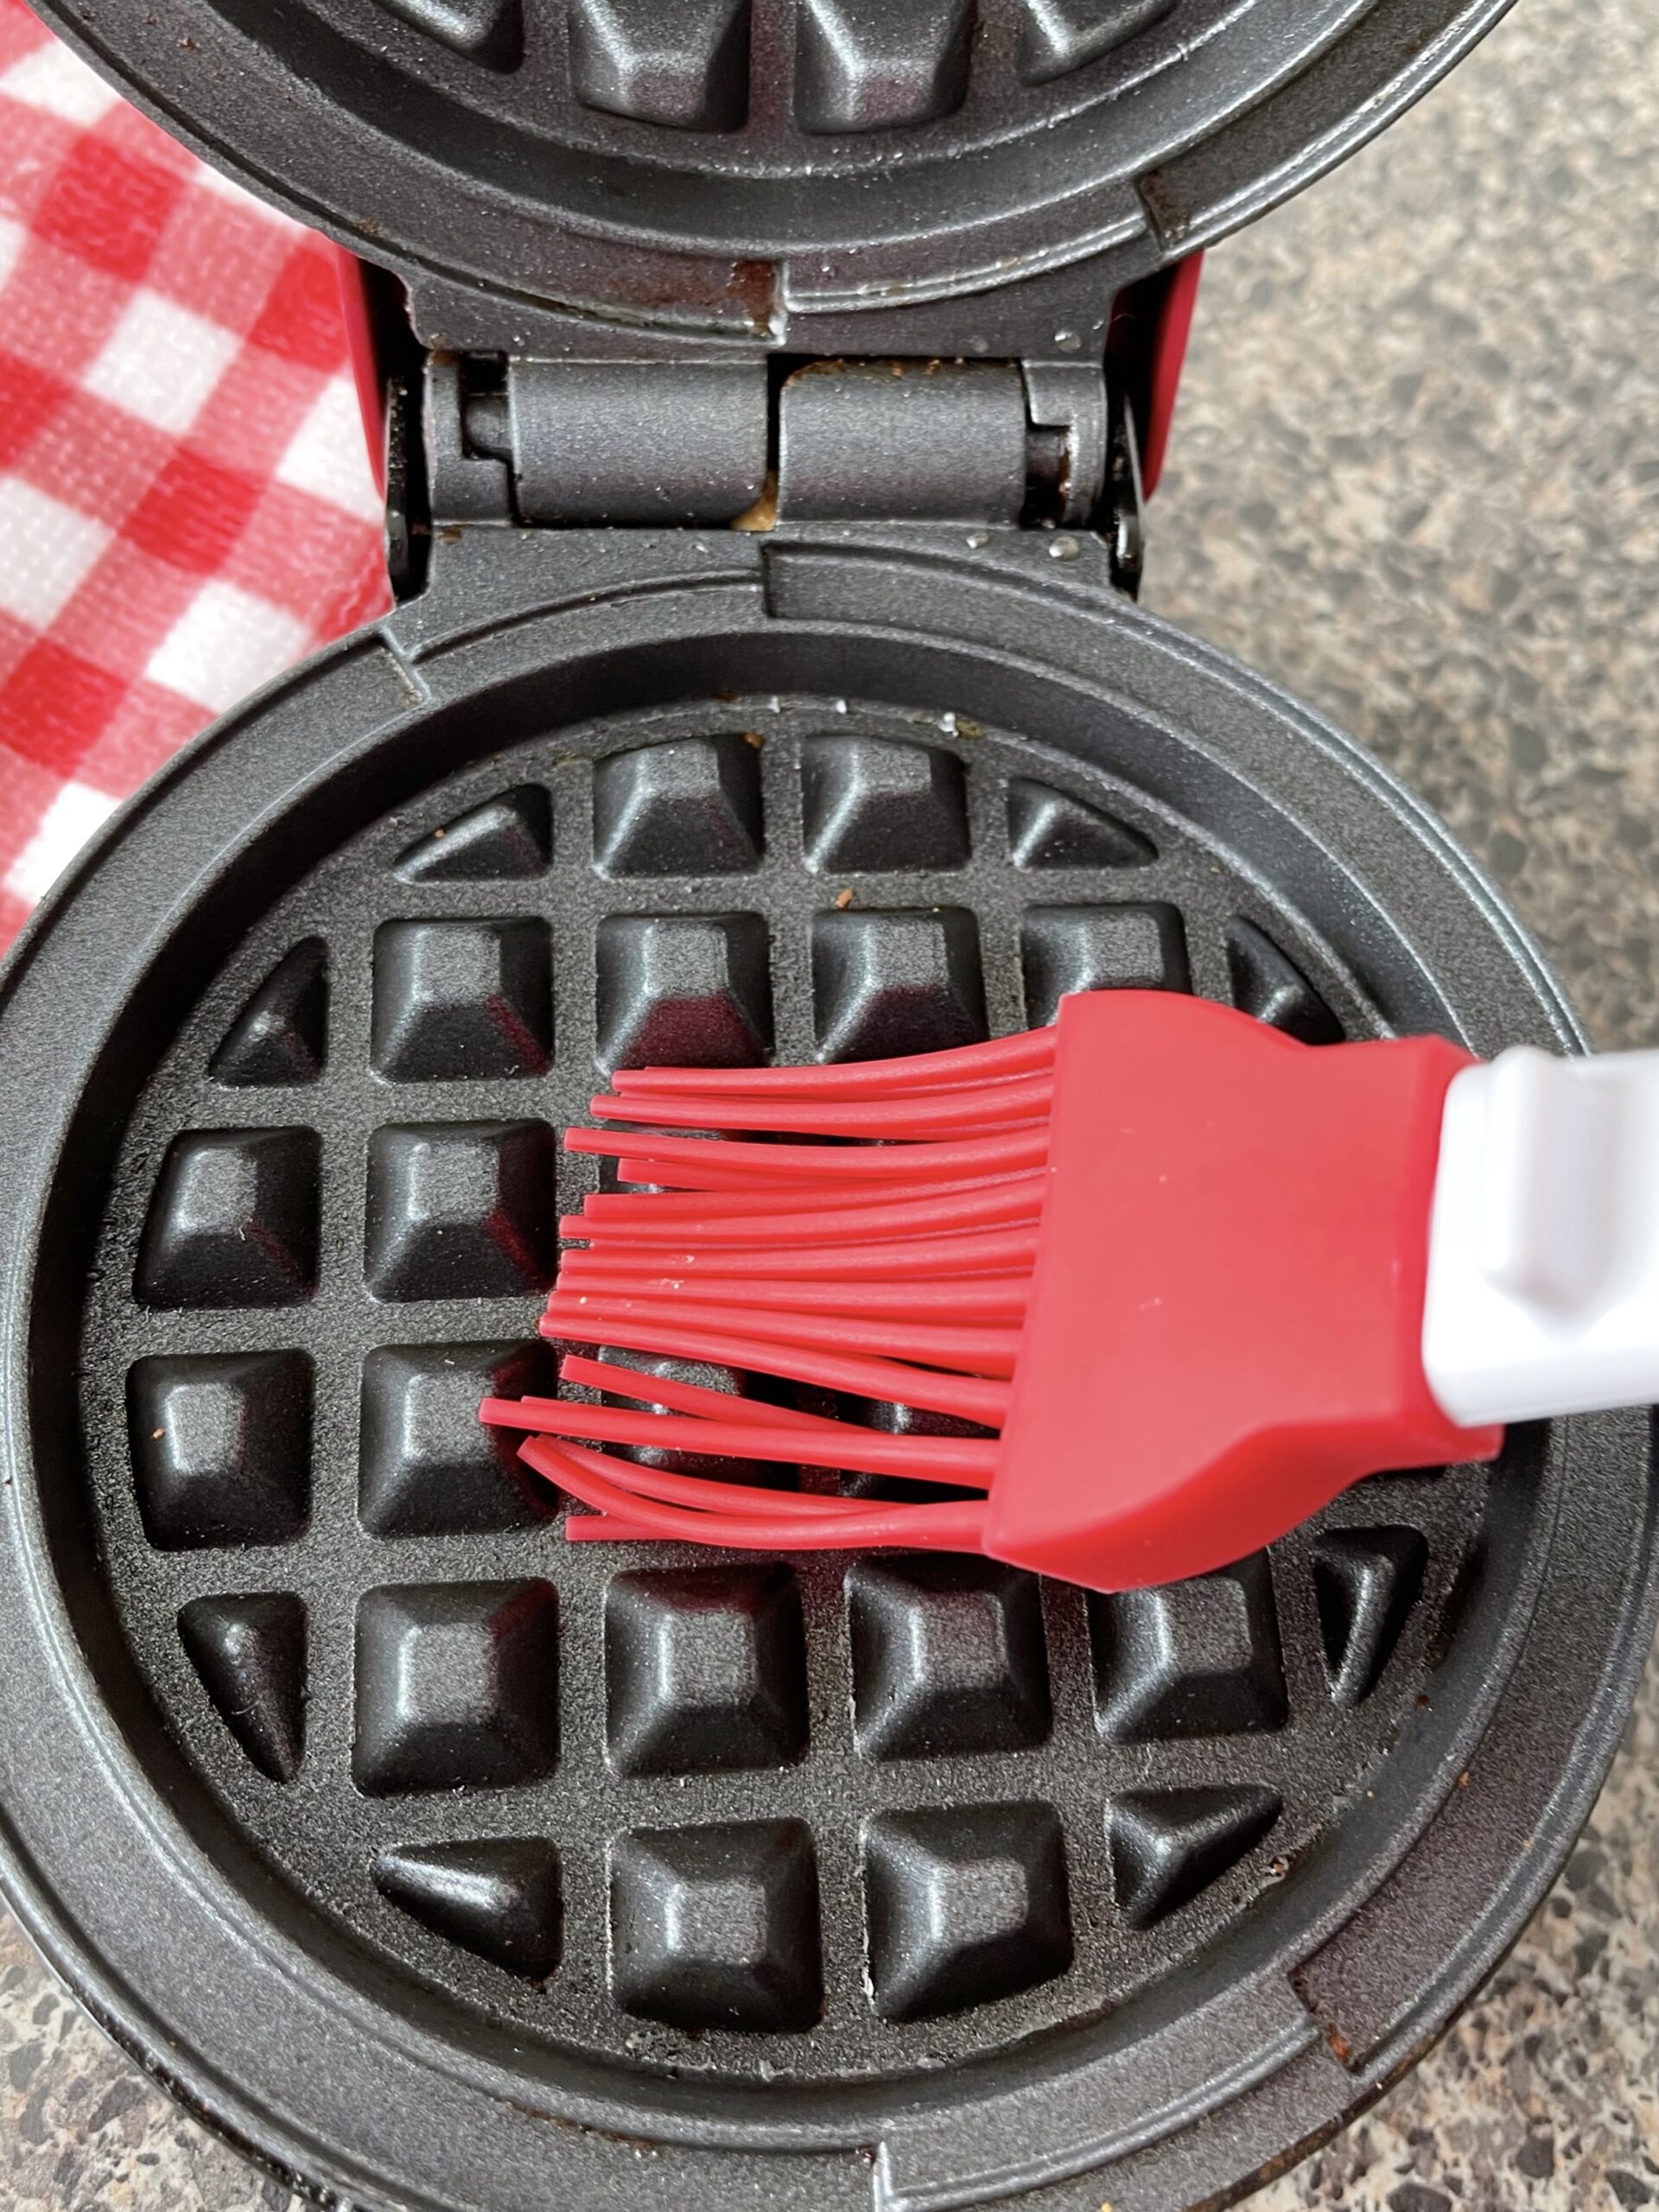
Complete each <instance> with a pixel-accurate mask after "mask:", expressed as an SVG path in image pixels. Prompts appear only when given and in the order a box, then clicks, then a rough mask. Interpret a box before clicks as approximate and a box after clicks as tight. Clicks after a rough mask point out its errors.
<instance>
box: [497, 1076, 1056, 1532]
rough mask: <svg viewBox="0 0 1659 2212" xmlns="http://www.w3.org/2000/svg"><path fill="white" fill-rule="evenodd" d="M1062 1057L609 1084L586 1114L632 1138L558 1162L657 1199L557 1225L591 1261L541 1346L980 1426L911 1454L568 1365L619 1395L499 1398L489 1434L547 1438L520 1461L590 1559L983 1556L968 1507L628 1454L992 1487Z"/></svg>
mask: <svg viewBox="0 0 1659 2212" xmlns="http://www.w3.org/2000/svg"><path fill="white" fill-rule="evenodd" d="M1054 1052H1055V1040H1054V1038H1053V1036H1052V1033H1033V1034H1028V1035H1025V1036H1020V1037H1014V1038H1003V1039H998V1040H997V1041H996V1042H995V1043H994V1044H989V1045H983V1046H969V1047H966V1048H964V1049H963V1050H962V1051H960V1052H944V1053H937V1054H932V1055H930V1056H926V1057H925V1058H912V1059H906V1060H894V1061H888V1062H882V1063H879V1064H878V1063H865V1064H861V1065H856V1066H850V1067H841V1066H837V1067H829V1068H790V1069H760V1070H754V1069H738V1070H723V1069H698V1070H684V1071H674V1070H656V1069H647V1070H623V1071H619V1072H618V1073H617V1075H616V1076H615V1077H614V1078H613V1084H614V1088H613V1091H612V1092H611V1093H609V1094H607V1095H606V1096H601V1097H599V1098H596V1099H595V1100H594V1113H595V1115H596V1116H600V1117H601V1119H604V1120H607V1121H609V1122H615V1123H619V1124H635V1125H638V1126H636V1127H633V1128H626V1127H624V1128H614V1129H610V1130H604V1131H601V1130H594V1129H579V1130H573V1131H571V1132H569V1135H568V1136H567V1138H566V1145H567V1148H568V1149H569V1150H570V1151H571V1152H573V1153H576V1154H587V1155H588V1156H589V1157H593V1158H598V1159H601V1160H605V1159H608V1160H612V1161H613V1162H614V1163H615V1166H616V1172H617V1174H618V1176H619V1179H620V1180H621V1181H622V1182H623V1183H625V1184H633V1185H639V1186H640V1187H639V1188H637V1189H635V1190H632V1191H628V1190H621V1191H613V1192H595V1193H594V1194H593V1195H592V1196H591V1197H589V1198H588V1200H587V1201H586V1203H585V1205H584V1207H583V1210H582V1213H581V1214H580V1215H575V1216H569V1217H566V1218H565V1220H564V1221H563V1223H562V1224H561V1228H562V1231H563V1234H564V1235H565V1236H567V1237H568V1238H570V1239H572V1240H574V1241H575V1242H576V1243H578V1244H581V1245H585V1246H586V1249H585V1250H582V1249H578V1250H575V1251H571V1252H568V1253H567V1254H566V1255H565V1258H564V1261H563V1266H562V1269H561V1273H560V1278H559V1281H558V1284H557V1286H556V1288H555V1290H554V1291H553V1293H552V1294H551V1296H550V1299H549V1300H548V1304H547V1310H546V1313H545V1314H544V1316H543V1321H542V1333H543V1336H545V1337H547V1338H550V1340H551V1341H553V1342H555V1343H557V1344H562V1345H566V1344H574V1345H582V1344H587V1345H592V1346H594V1347H601V1346H602V1347H604V1348H605V1349H606V1350H607V1352H608V1353H609V1354H610V1355H612V1356H613V1357H614V1356H616V1355H620V1356H621V1357H623V1358H624V1359H626V1357H628V1356H629V1355H633V1356H636V1357H640V1358H645V1357H651V1358H652V1359H663V1360H671V1361H676V1362H690V1363H699V1364H703V1365H712V1366H715V1367H720V1368H725V1369H728V1370H733V1371H734V1372H737V1373H740V1374H748V1375H755V1376H771V1377H772V1378H774V1379H775V1380H776V1381H778V1382H779V1383H785V1384H806V1385H808V1386H810V1387H812V1388H815V1389H820V1390H823V1391H826V1392H829V1393H831V1394H833V1395H836V1396H837V1397H841V1398H843V1399H852V1400H864V1401H873V1402H877V1403H885V1404H888V1405H893V1406H899V1407H907V1408H912V1409H913V1410H914V1411H916V1412H918V1413H921V1414H940V1415H944V1416H946V1417H949V1418H950V1419H952V1420H956V1421H964V1422H967V1423H969V1424H970V1425H971V1426H972V1427H975V1428H976V1429H977V1430H978V1431H979V1432H980V1433H978V1434H976V1435H969V1436H947V1437H933V1436H924V1435H915V1434H903V1435H894V1434H892V1433H888V1432H887V1431H886V1430H883V1429H879V1428H875V1427H869V1426H868V1425H866V1424H864V1423H861V1422H858V1421H841V1420H835V1419H829V1418H826V1417H824V1416H823V1415H822V1414H803V1413H800V1412H798V1411H796V1410H795V1409H794V1408H789V1407H786V1406H780V1405H774V1404H772V1403H771V1402H769V1401H767V1400H763V1399H752V1398H746V1397H742V1396H739V1395H735V1394H734V1393H732V1392H729V1391H722V1390H715V1389H709V1388H708V1387H707V1386H705V1385H703V1384H701V1383H690V1382H685V1381H682V1380H680V1379H679V1378H678V1377H677V1376H672V1375H668V1376H657V1375H653V1374H651V1373H649V1372H645V1371H642V1370H639V1369H630V1368H629V1367H627V1366H626V1365H619V1364H614V1363H613V1360H612V1359H609V1358H607V1360H605V1361H601V1360H598V1359H595V1358H592V1357H586V1356H584V1355H583V1354H582V1353H581V1352H579V1351H575V1352H570V1353H569V1354H568V1355H567V1357H565V1358H564V1360H563V1363H562V1366H561V1370H560V1371H561V1376H562V1379H563V1381H564V1382H565V1383H568V1384H570V1385H573V1386H582V1387H585V1388H586V1389H589V1390H591V1391H593V1392H594V1393H596V1394H597V1395H599V1397H600V1398H601V1400H603V1401H606V1402H601V1403H598V1404H594V1405H587V1406H584V1405H578V1404H576V1403H575V1402H571V1401H569V1400H565V1399H555V1400H548V1399H528V1400H524V1401H523V1402H519V1403H518V1404H516V1405H515V1404H512V1403H508V1402H503V1401H500V1400H491V1401H490V1402H487V1403H486V1406H485V1408H484V1418H485V1419H486V1421H491V1422H493V1423H494V1424H497V1425H499V1426H502V1427H517V1428H520V1429H524V1430H528V1431H531V1432H533V1437H532V1440H531V1441H530V1442H528V1443H526V1444H525V1446H524V1458H525V1459H526V1461H527V1462H528V1463H529V1464H530V1465H531V1466H533V1467H536V1468H537V1469H538V1471H541V1472H542V1473H543V1474H544V1475H545V1476H547V1478H549V1479H550V1480H552V1481H554V1482H556V1483H559V1484H561V1485H562V1486H563V1488H565V1489H566V1490H568V1491H569V1493H570V1494H571V1496H572V1497H575V1498H576V1499H577V1500H578V1501H579V1502H580V1503H583V1504H585V1505H587V1506H588V1507H589V1508H590V1509H591V1511H590V1513H589V1514H588V1515H587V1516H582V1515H577V1516H575V1517H574V1518H569V1517H568V1519H567V1529H568V1533H569V1535H570V1536H571V1540H572V1541H576V1542H628V1543H633V1542H640V1541H648V1540H650V1539H652V1538H660V1537H666V1536H676V1537H684V1538H690V1539H691V1540H693V1541H702V1542H709V1543H729V1544H734V1545H738V1546H740V1547H743V1548H760V1549H766V1550H771V1549H775V1548H789V1549H807V1548H823V1547H825V1546H833V1547H834V1548H842V1547H855V1546H861V1545H866V1544H886V1543H905V1544H909V1545H916V1546H927V1545H938V1546H940V1547H943V1548H950V1549H962V1548H970V1549H971V1548H977V1546H978V1543H979V1540H980V1535H981V1531H982V1524H983V1516H984V1511H985V1509H984V1507H983V1505H982V1504H980V1503H971V1504H969V1505H966V1506H962V1505H954V1504H946V1503H938V1504H935V1505H916V1504H912V1503H893V1504H880V1505H878V1504H874V1503H871V1502H869V1501H866V1500H859V1499H849V1498H846V1497H817V1496H813V1495H799V1494H794V1493H778V1492H773V1491H768V1490H765V1489H763V1488H760V1487H758V1486H753V1485H750V1484H746V1483H743V1482H741V1481H740V1482H735V1483H734V1482H728V1481H725V1480H722V1479H718V1478H715V1477H714V1476H713V1475H712V1474H710V1475H696V1474H693V1475H689V1476H688V1475H679V1474H671V1473H668V1472H666V1471H663V1470H661V1469H658V1468H655V1467H651V1466H641V1465H635V1464H634V1463H633V1462H632V1460H629V1459H619V1458H617V1457H616V1456H615V1453H616V1452H626V1451H638V1450H639V1449H641V1448H642V1447H643V1448H648V1449H652V1450H655V1451H657V1452H688V1453H690V1454H692V1455H694V1456H696V1457H700V1458H702V1459H705V1460H707V1459H721V1460H727V1461H729V1460H738V1461H747V1462H748V1463H750V1464H752V1465H755V1466H756V1467H757V1468H758V1467H764V1466H766V1465H772V1464H775V1463H776V1462H777V1461H778V1460H779V1459H785V1460H791V1461H798V1462H800V1463H801V1464H803V1465H808V1466H813V1467H821V1468H824V1469H828V1470H832V1471H838V1472H842V1473H854V1474H861V1475H874V1476H887V1477H899V1478H909V1479H911V1480H912V1481H921V1482H933V1483H941V1484H950V1485H954V1486H957V1487H966V1488H968V1489H971V1490H976V1491H987V1490H988V1487H989V1484H990V1481H991V1477H992V1474H993V1471H994V1470H995V1466H996V1465H997V1456H998V1452H999V1448H1000V1447H999V1445H998V1442H997V1440H996V1434H995V1432H996V1431H997V1430H998V1429H999V1428H1000V1427H1001V1423H1002V1421H1003V1420H1004V1419H1005V1417H1006V1414H1007V1404H1008V1383H1009V1378H1010V1377H1011V1376H1012V1373H1013V1370H1014V1359H1015V1356H1016V1353H1017V1351H1018V1347H1019V1342H1020V1329H1021V1326H1022V1325H1023V1322H1024V1319H1025V1313H1026V1306H1027V1297H1028V1294H1029V1287H1030V1281H1031V1273H1032V1268H1033V1262H1034V1258H1035V1255H1036V1250H1037V1238H1038V1229H1039V1221H1040V1217H1041V1213H1042V1208H1043V1204H1044V1199H1045V1197H1046V1188H1047V1173H1046V1169H1047V1155H1048V1120H1049V1114H1050V1109H1051V1105H1052V1068H1053V1065H1054ZM664 1130H671V1131H683V1132H685V1134H682V1135H664V1134H663V1132H664ZM715 1132H717V1133H718V1134H715ZM769 1140H770V1141H769ZM826 1140H828V1141H826ZM836 1140H842V1141H836ZM617 1401H622V1403H620V1404H619V1403H618V1402H617ZM597 1446H609V1447H612V1449H611V1450H603V1449H596V1448H594V1447H597Z"/></svg>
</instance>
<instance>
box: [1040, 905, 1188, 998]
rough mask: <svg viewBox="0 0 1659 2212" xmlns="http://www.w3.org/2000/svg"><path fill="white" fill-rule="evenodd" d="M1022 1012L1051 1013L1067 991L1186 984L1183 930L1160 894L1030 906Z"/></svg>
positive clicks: (1154, 988) (1167, 988) (1174, 910)
mask: <svg viewBox="0 0 1659 2212" xmlns="http://www.w3.org/2000/svg"><path fill="white" fill-rule="evenodd" d="M1020 957H1021V961H1022V963H1023V966H1024V970H1025V981H1026V1019H1027V1021H1028V1022H1029V1023H1030V1024H1031V1026H1032V1027H1033V1029H1040V1028H1042V1027H1045V1026H1046V1024H1047V1023H1049V1022H1051V1021H1052V1020H1053V1019H1054V1017H1055V1015H1056V1014H1058V1011H1059V1006H1060V1001H1061V999H1062V998H1064V997H1065V995H1066V993H1067V992H1068V991H1188V990H1191V989H1192V976H1191V974H1190V972H1189V970H1188V967H1187V959H1186V932H1185V928H1184V927H1183V925H1182V922H1181V917H1180V913H1179V909H1178V908H1176V907H1174V906H1167V905H1166V904H1164V903H1162V902H1161V901H1159V900H1155V899H1154V900H1148V901H1146V902H1144V903H1142V904H1140V905H1135V906H1033V907H1031V908H1029V909H1028V910H1027V914H1026V918H1025V925H1024V927H1023V929H1022V931H1021V932H1020Z"/></svg>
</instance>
